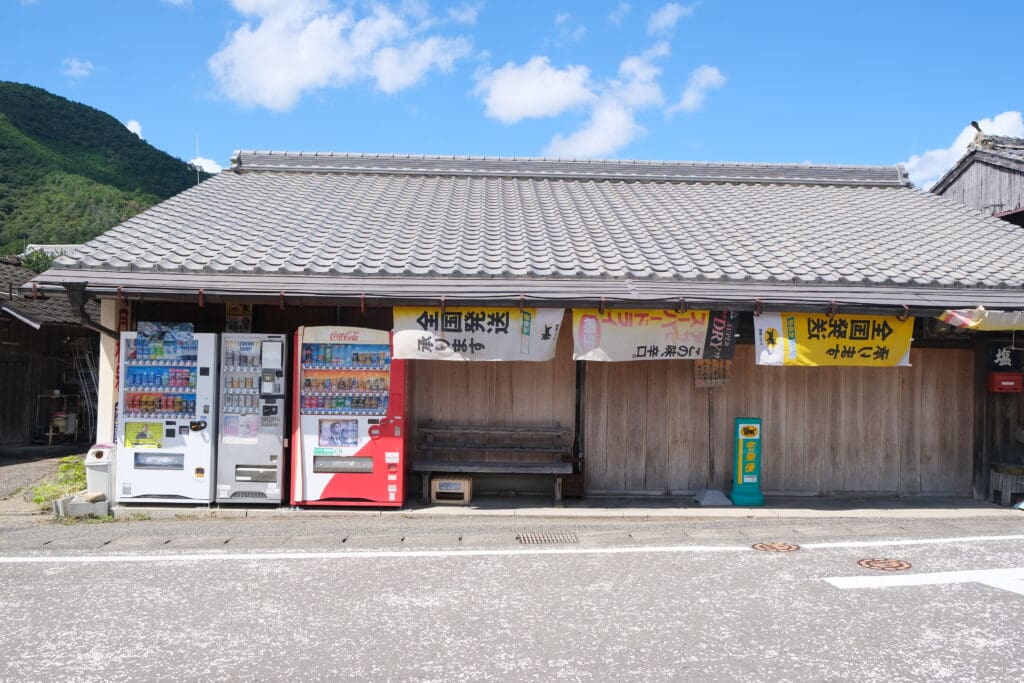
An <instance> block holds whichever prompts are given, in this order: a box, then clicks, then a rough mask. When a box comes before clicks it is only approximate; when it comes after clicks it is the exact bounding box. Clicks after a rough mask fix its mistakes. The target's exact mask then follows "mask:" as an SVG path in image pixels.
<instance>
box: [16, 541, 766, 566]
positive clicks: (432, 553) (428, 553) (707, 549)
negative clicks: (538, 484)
mask: <svg viewBox="0 0 1024 683" xmlns="http://www.w3.org/2000/svg"><path fill="white" fill-rule="evenodd" d="M743 550H750V546H747V545H742V546H705V545H691V546H653V547H639V546H638V547H635V548H516V549H509V550H347V551H346V550H342V551H326V552H315V553H313V552H307V553H302V552H299V553H202V554H196V553H193V554H187V555H186V554H182V555H166V554H165V555H79V556H74V555H72V556H62V557H45V556H36V557H0V564H46V563H58V562H75V563H86V564H87V563H91V562H196V561H207V560H243V561H251V560H358V559H403V558H422V557H500V556H515V555H615V554H622V553H729V552H738V551H743Z"/></svg>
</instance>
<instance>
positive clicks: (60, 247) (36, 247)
mask: <svg viewBox="0 0 1024 683" xmlns="http://www.w3.org/2000/svg"><path fill="white" fill-rule="evenodd" d="M80 246H82V245H80V244H26V245H25V249H24V250H22V252H21V254H19V256H28V255H29V254H31V253H32V252H34V251H41V252H43V253H44V254H46V255H47V256H60V255H61V254H67V253H69V252H72V251H74V250H75V249H77V248H78V247H80Z"/></svg>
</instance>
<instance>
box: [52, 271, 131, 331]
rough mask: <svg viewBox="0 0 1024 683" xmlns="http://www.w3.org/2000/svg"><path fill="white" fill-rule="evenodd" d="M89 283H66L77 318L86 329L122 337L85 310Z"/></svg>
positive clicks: (69, 299)
mask: <svg viewBox="0 0 1024 683" xmlns="http://www.w3.org/2000/svg"><path fill="white" fill-rule="evenodd" d="M87 284H88V283H86V282H67V283H65V284H64V291H65V292H67V295H68V301H69V302H70V303H71V310H72V311H73V312H74V314H75V318H76V319H77V320H78V322H80V323H81V324H82V326H83V327H85V328H86V329H89V330H92V331H93V332H99V333H100V334H105V335H106V336H108V337H110V338H111V339H120V338H121V335H119V334H118V333H117V332H115V331H114V330H112V329H110V328H108V327H103V325H100V324H99V323H98V322H96V321H95V320H93V319H92V318H90V317H89V314H88V313H86V312H85V302H86V300H87V299H86V296H85V288H86V285H87Z"/></svg>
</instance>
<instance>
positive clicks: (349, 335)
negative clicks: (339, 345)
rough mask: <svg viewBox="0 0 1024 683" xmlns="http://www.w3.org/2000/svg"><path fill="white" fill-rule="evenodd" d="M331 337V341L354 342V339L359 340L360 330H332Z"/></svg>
mask: <svg viewBox="0 0 1024 683" xmlns="http://www.w3.org/2000/svg"><path fill="white" fill-rule="evenodd" d="M330 339H331V341H337V342H354V341H359V333H358V332H354V331H348V332H338V331H334V332H331V337H330Z"/></svg>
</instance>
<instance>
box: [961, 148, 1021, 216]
mask: <svg viewBox="0 0 1024 683" xmlns="http://www.w3.org/2000/svg"><path fill="white" fill-rule="evenodd" d="M942 196H943V197H944V198H946V199H952V200H953V201H956V202H960V203H961V204H966V205H967V206H970V207H972V208H975V209H979V210H981V211H984V212H985V213H987V214H991V213H1001V212H1003V211H1011V210H1013V209H1018V208H1020V207H1022V206H1024V173H1020V172H1019V171H1014V170H1012V169H1009V168H1004V167H1002V166H995V165H992V164H988V163H985V162H983V161H977V160H976V161H975V162H974V163H972V164H971V165H970V166H969V167H968V168H966V169H965V170H964V172H963V173H961V174H960V176H959V177H957V178H956V180H954V181H953V182H952V183H951V184H950V185H949V187H947V188H946V189H945V190H944V191H943V192H942Z"/></svg>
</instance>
